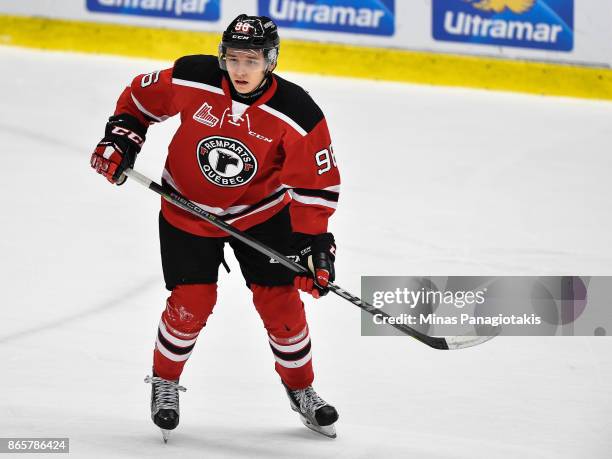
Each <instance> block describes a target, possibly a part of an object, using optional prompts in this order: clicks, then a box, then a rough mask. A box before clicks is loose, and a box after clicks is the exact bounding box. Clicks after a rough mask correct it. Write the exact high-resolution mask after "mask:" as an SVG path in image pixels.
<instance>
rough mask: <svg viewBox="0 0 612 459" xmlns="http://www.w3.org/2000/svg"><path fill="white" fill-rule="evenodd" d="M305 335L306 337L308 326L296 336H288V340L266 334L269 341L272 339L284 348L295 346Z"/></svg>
mask: <svg viewBox="0 0 612 459" xmlns="http://www.w3.org/2000/svg"><path fill="white" fill-rule="evenodd" d="M307 335H308V325H306V326H305V327H304V329H303V330H302V331H301V332H299V333H298V334H297V335H293V336H290V337H289V338H277V337H276V336H274V335H270V334H268V337H269V338H270V339H273V340H274V342H275V343H276V344H282V345H283V346H286V345H289V344H295V343H297V342H299V341H301V340H302V339H304V337H306V336H307Z"/></svg>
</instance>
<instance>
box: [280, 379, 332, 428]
mask: <svg viewBox="0 0 612 459" xmlns="http://www.w3.org/2000/svg"><path fill="white" fill-rule="evenodd" d="M285 390H286V391H287V396H288V397H289V402H290V403H291V409H292V410H293V411H295V412H297V413H298V414H299V415H300V419H301V420H302V422H303V423H304V425H305V426H306V427H308V428H309V429H311V430H314V431H315V432H317V433H320V434H321V435H325V436H326V437H329V438H336V427H335V425H334V423H335V422H336V421H337V420H338V412H337V411H336V408H334V407H333V406H331V405H329V404H328V403H327V402H326V401H325V400H323V399H322V398H321V397H319V394H317V393H316V392H315V390H314V389H313V388H312V386H308V387H307V388H306V389H298V390H291V389H289V388H288V387H287V386H285Z"/></svg>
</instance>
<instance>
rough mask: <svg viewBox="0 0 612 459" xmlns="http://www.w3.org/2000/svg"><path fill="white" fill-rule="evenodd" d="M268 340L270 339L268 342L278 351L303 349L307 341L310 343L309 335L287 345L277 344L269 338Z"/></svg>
mask: <svg viewBox="0 0 612 459" xmlns="http://www.w3.org/2000/svg"><path fill="white" fill-rule="evenodd" d="M268 341H270V344H271V345H272V347H273V348H274V349H277V350H279V351H280V352H297V351H299V350H300V349H304V348H305V347H306V346H307V345H308V343H310V336H306V338H305V339H303V340H302V341H300V342H299V343H296V344H290V345H288V346H287V345H281V344H277V343H275V342H274V341H272V340H271V339H270V338H268Z"/></svg>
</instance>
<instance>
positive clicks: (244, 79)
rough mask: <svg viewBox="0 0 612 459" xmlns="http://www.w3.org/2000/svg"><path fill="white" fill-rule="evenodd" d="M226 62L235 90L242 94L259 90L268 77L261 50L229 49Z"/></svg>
mask: <svg viewBox="0 0 612 459" xmlns="http://www.w3.org/2000/svg"><path fill="white" fill-rule="evenodd" d="M225 62H226V65H227V73H229V77H230V79H231V80H232V84H233V85H234V88H236V91H238V92H239V93H242V94H247V93H249V92H251V91H254V90H255V89H257V88H258V87H259V86H260V85H261V83H262V82H263V79H264V77H265V75H266V60H265V58H264V56H263V51H262V50H260V49H228V50H227V52H226V53H225Z"/></svg>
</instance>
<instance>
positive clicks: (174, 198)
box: [124, 169, 496, 350]
mask: <svg viewBox="0 0 612 459" xmlns="http://www.w3.org/2000/svg"><path fill="white" fill-rule="evenodd" d="M124 173H125V175H127V176H128V177H130V178H132V179H134V180H135V181H137V182H138V183H140V184H141V185H144V186H146V187H147V188H149V189H150V190H153V191H155V192H156V193H157V194H159V195H160V196H162V197H163V198H164V199H166V200H167V201H169V202H171V203H172V204H174V205H175V206H178V207H180V208H181V209H183V210H185V211H187V212H189V213H191V214H193V215H195V216H197V217H200V218H202V219H203V220H206V221H207V222H208V223H210V224H211V225H214V226H216V227H217V228H219V229H221V230H223V231H225V232H226V233H228V234H230V235H231V236H233V237H235V238H236V239H238V240H239V241H241V242H244V243H245V244H247V245H248V246H249V247H252V248H253V249H255V250H257V251H258V252H261V253H263V254H264V255H267V256H268V257H270V258H272V259H274V260H276V261H278V262H279V263H280V264H282V265H283V266H285V267H287V268H289V269H290V270H292V271H293V272H295V273H298V274H308V273H309V271H308V269H306V268H305V267H303V266H302V265H300V264H298V263H296V262H294V261H293V260H290V259H289V258H287V257H286V256H284V255H283V254H281V253H278V252H277V251H275V250H273V249H271V248H270V247H267V246H265V245H263V244H262V243H260V242H258V241H257V240H255V239H253V238H252V237H251V236H249V235H248V234H246V233H244V232H242V231H240V230H239V229H237V228H234V227H233V226H232V225H230V224H229V223H226V222H224V221H223V220H220V219H219V218H218V217H217V216H216V215H214V214H211V213H210V212H207V211H206V210H204V209H202V208H200V207H199V206H198V205H197V204H195V203H193V202H191V201H190V200H189V199H187V198H185V197H184V196H182V195H181V194H179V193H177V192H176V191H174V190H170V189H167V188H164V187H163V186H161V185H160V184H158V183H156V182H154V181H153V180H151V179H149V178H147V177H145V176H144V175H142V174H140V173H139V172H137V171H135V170H134V169H127V170H126V171H125V172H124ZM328 287H329V290H331V291H332V292H334V293H335V294H336V295H338V296H341V297H342V298H344V299H345V300H348V301H350V302H351V303H353V304H354V305H355V306H357V307H359V308H361V309H362V310H364V311H366V312H368V313H370V314H372V315H381V316H383V317H387V318H388V317H391V316H389V314H387V313H385V312H384V311H381V310H380V309H378V308H375V307H374V306H372V305H371V304H369V303H367V302H365V301H363V300H362V299H361V298H359V297H356V296H355V295H352V294H350V293H349V292H347V291H346V290H344V289H343V288H341V287H339V286H338V285H336V284H333V283H331V282H330V283H329V286H328ZM393 322H394V321H391V323H389V322H387V324H388V325H391V326H392V327H394V328H395V329H397V330H399V331H401V332H402V333H404V334H406V335H409V336H412V337H413V338H415V339H417V340H419V341H420V342H422V343H424V344H426V345H428V346H429V347H432V348H434V349H442V350H454V349H464V348H466V347H472V346H476V345H478V344H482V343H484V342H485V341H488V340H490V339H491V338H493V337H494V336H496V335H494V336H447V337H435V336H429V335H426V334H424V333H421V332H420V331H418V330H415V329H414V328H412V327H409V326H407V325H403V324H396V323H393Z"/></svg>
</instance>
